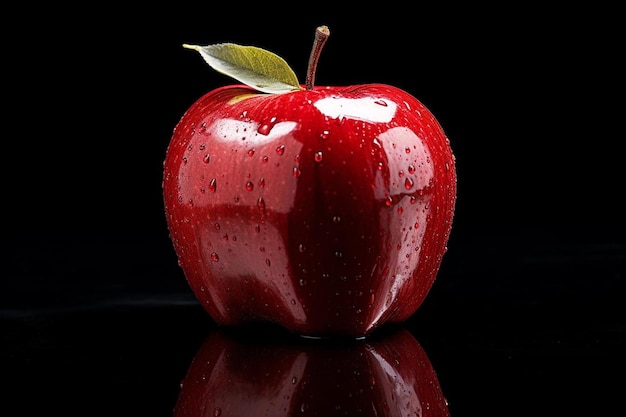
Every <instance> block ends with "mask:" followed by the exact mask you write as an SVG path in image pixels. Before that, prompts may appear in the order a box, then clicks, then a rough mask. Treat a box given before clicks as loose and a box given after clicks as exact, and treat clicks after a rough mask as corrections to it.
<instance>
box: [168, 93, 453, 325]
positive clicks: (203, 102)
mask: <svg viewBox="0 0 626 417" xmlns="http://www.w3.org/2000/svg"><path fill="white" fill-rule="evenodd" d="M163 190H164V203H165V212H166V216H167V222H168V227H169V230H170V235H171V239H172V242H173V245H174V248H175V250H176V253H177V255H178V258H179V263H180V266H181V267H182V269H183V271H184V274H185V276H186V278H187V280H188V282H189V284H190V286H191V288H192V290H193V291H194V293H195V294H196V296H197V298H198V300H199V301H200V302H201V303H202V305H203V306H204V307H205V308H206V310H207V311H208V313H209V314H210V315H211V317H213V319H214V320H215V321H216V322H218V323H220V324H224V325H235V324H239V323H243V322H249V321H269V322H274V323H277V324H279V325H281V326H283V327H285V328H286V329H289V330H291V331H293V332H297V333H300V334H306V335H315V336H325V335H343V336H346V335H347V336H364V335H367V334H369V333H371V332H372V331H373V330H374V329H375V328H377V327H378V326H379V325H381V324H383V323H385V322H399V321H404V320H406V319H407V318H409V317H410V316H411V315H412V314H413V313H414V312H415V311H416V310H417V308H418V307H419V306H420V305H421V304H422V302H423V301H424V299H425V297H426V296H427V294H428V292H429V290H430V288H431V286H432V284H433V281H434V280H435V277H436V275H437V273H438V270H439V267H440V264H441V262H442V257H443V255H444V253H445V251H446V245H447V242H448V237H449V234H450V230H451V226H452V218H453V213H454V207H455V200H456V172H455V161H454V157H453V154H452V151H451V148H450V144H449V141H448V138H447V137H446V135H445V133H444V131H443V129H442V128H441V126H440V124H439V123H438V122H437V120H436V119H435V117H434V116H433V115H432V113H431V112H430V111H429V110H428V109H427V108H426V107H425V106H424V105H423V104H422V103H420V102H419V101H418V100H417V99H416V98H414V97H413V96H412V95H410V94H409V93H407V92H405V91H403V90H401V89H398V88H396V87H393V86H389V85H383V84H368V85H355V86H345V87H313V86H311V85H310V86H309V87H307V88H299V89H297V90H294V91H290V92H284V93H280V94H267V93H259V92H258V91H256V90H254V89H252V88H251V87H248V86H246V85H243V84H238V85H230V86H225V87H222V88H218V89H216V90H214V91H211V92H209V93H208V94H206V95H204V96H203V97H201V98H200V99H199V100H198V101H197V102H195V103H194V104H193V105H192V106H191V107H190V108H189V110H188V111H187V112H186V113H185V114H184V116H183V117H182V119H181V120H180V122H179V123H178V125H177V126H176V128H175V130H174V134H173V136H172V139H171V143H170V145H169V147H168V150H167V155H166V159H165V162H164V181H163Z"/></svg>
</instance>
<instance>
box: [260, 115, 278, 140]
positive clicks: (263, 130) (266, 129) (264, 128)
mask: <svg viewBox="0 0 626 417" xmlns="http://www.w3.org/2000/svg"><path fill="white" fill-rule="evenodd" d="M275 124H276V117H272V118H271V119H270V120H269V121H267V122H264V123H261V125H260V126H259V128H258V129H257V132H259V133H260V134H261V135H265V136H267V135H269V133H270V131H271V130H272V128H273V127H274V125H275Z"/></svg>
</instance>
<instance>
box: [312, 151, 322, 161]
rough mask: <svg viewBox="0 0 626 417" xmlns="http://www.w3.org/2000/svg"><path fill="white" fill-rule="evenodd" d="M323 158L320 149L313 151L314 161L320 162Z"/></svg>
mask: <svg viewBox="0 0 626 417" xmlns="http://www.w3.org/2000/svg"><path fill="white" fill-rule="evenodd" d="M323 158H324V155H323V154H322V151H317V152H315V156H314V159H315V162H322V159H323Z"/></svg>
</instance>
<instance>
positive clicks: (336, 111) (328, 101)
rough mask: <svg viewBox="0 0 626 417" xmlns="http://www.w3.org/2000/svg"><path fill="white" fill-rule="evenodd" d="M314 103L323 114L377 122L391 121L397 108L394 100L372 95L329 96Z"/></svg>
mask: <svg viewBox="0 0 626 417" xmlns="http://www.w3.org/2000/svg"><path fill="white" fill-rule="evenodd" d="M314 105H315V107H316V108H317V109H318V110H319V111H320V112H322V114H324V115H325V116H328V117H330V118H333V119H338V118H340V117H347V118H349V119H356V120H364V121H370V122H376V123H389V122H390V121H391V120H392V119H393V116H394V115H395V114H396V109H397V105H396V104H395V103H394V102H392V101H387V100H383V99H375V98H371V97H363V98H357V99H355V98H342V97H327V98H323V99H320V100H318V101H316V102H315V104H314Z"/></svg>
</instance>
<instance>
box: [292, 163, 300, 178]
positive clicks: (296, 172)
mask: <svg viewBox="0 0 626 417" xmlns="http://www.w3.org/2000/svg"><path fill="white" fill-rule="evenodd" d="M300 175H302V171H300V168H299V167H297V166H295V167H293V176H294V177H296V178H299V177H300Z"/></svg>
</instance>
